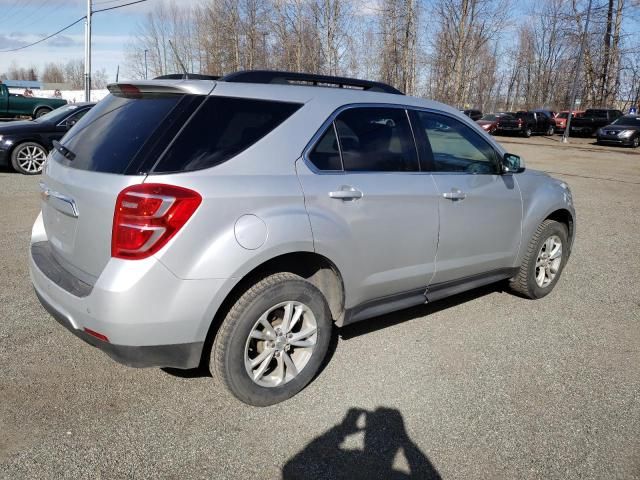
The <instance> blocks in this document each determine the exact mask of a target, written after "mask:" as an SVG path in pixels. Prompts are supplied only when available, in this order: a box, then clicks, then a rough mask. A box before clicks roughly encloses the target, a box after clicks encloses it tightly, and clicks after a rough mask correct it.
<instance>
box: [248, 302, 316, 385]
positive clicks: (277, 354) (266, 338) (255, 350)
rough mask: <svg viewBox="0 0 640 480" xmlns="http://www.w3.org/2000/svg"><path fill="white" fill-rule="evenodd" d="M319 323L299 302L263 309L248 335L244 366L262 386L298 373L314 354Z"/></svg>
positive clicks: (289, 377)
mask: <svg viewBox="0 0 640 480" xmlns="http://www.w3.org/2000/svg"><path fill="white" fill-rule="evenodd" d="M317 332H318V323H317V321H316V318H315V316H314V315H313V312H312V311H311V309H310V308H309V307H308V306H307V305H305V304H304V303H301V302H295V301H289V302H282V303H279V304H277V305H275V306H273V307H271V308H270V309H269V310H267V311H266V312H264V313H263V314H262V315H261V316H260V318H259V319H258V321H257V322H256V323H255V324H254V326H253V328H252V329H251V333H250V334H249V338H247V342H246V345H245V353H244V365H245V369H246V371H247V374H248V375H249V377H250V378H251V379H252V380H253V381H254V382H255V383H257V384H258V385H260V386H262V387H278V386H280V385H283V384H285V383H287V382H290V381H291V380H293V379H294V378H296V377H297V376H298V374H299V373H300V372H301V371H302V369H303V368H304V367H305V366H306V365H307V363H308V362H309V360H310V359H311V356H312V355H313V352H314V349H315V346H316V341H317V336H318V334H317Z"/></svg>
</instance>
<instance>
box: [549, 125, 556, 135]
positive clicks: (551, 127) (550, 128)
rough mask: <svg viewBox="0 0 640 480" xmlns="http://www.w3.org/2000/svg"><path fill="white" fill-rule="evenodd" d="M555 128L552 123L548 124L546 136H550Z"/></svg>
mask: <svg viewBox="0 0 640 480" xmlns="http://www.w3.org/2000/svg"><path fill="white" fill-rule="evenodd" d="M555 131H556V129H555V128H554V127H553V125H549V128H547V136H549V137H550V136H552V135H553V134H554V133H555Z"/></svg>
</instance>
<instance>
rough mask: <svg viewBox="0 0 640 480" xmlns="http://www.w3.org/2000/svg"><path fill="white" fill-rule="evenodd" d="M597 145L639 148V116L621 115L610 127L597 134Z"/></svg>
mask: <svg viewBox="0 0 640 480" xmlns="http://www.w3.org/2000/svg"><path fill="white" fill-rule="evenodd" d="M597 138H598V140H597V143H598V145H606V144H612V145H622V146H625V147H633V148H638V146H640V116H638V115H623V116H622V117H620V118H618V119H617V120H616V121H615V122H613V123H612V124H611V125H607V126H605V127H602V128H600V129H599V130H598V132H597Z"/></svg>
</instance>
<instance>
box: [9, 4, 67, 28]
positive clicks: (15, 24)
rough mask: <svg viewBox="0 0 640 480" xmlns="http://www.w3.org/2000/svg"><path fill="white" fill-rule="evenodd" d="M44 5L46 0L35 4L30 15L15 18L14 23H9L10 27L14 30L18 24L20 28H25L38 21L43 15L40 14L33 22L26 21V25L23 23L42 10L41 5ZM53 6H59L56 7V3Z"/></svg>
mask: <svg viewBox="0 0 640 480" xmlns="http://www.w3.org/2000/svg"><path fill="white" fill-rule="evenodd" d="M46 5H47V2H46V1H43V2H42V3H41V4H40V5H38V6H36V7H35V10H33V11H32V12H31V14H30V15H25V16H24V17H22V18H21V19H19V20H17V21H16V22H15V23H14V24H12V25H11V27H12V28H13V29H14V30H15V29H16V28H17V27H18V26H19V27H20V28H21V29H23V28H27V27H29V26H31V25H33V24H34V23H36V22H38V21H40V20H42V18H44V15H43V16H40V17H39V18H36V19H35V20H34V21H33V22H31V23H28V24H26V25H25V22H26V21H28V20H31V19H32V18H33V17H35V16H36V13H38V12H39V11H40V10H42V9H43V7H45V6H46ZM48 6H49V7H51V6H52V5H51V4H49V5H48ZM53 8H55V9H57V8H59V7H58V6H57V5H53Z"/></svg>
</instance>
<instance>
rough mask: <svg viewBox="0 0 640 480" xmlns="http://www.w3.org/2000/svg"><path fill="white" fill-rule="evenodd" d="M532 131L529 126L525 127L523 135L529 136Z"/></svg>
mask: <svg viewBox="0 0 640 480" xmlns="http://www.w3.org/2000/svg"><path fill="white" fill-rule="evenodd" d="M532 133H533V131H532V130H531V128H529V127H527V128H525V129H524V132H523V135H524V136H525V138H529V137H530V136H531V134H532Z"/></svg>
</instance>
